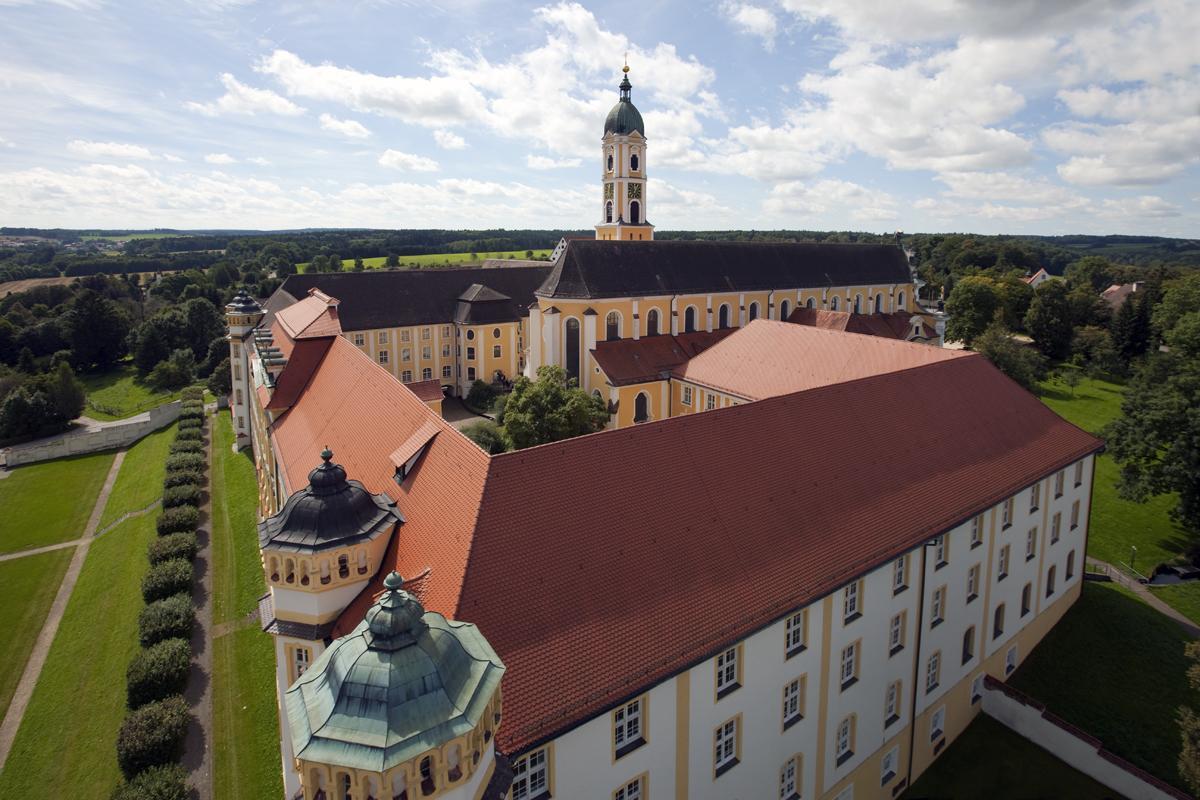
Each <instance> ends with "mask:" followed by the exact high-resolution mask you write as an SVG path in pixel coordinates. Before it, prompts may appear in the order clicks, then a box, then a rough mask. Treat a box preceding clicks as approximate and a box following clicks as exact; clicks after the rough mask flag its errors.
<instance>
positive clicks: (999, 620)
mask: <svg viewBox="0 0 1200 800" xmlns="http://www.w3.org/2000/svg"><path fill="white" fill-rule="evenodd" d="M1003 634H1004V603H1001V604H1000V605H998V606H996V613H995V614H994V615H993V617H992V638H993V639H999V638H1000V637H1001V636H1002V635H1003Z"/></svg>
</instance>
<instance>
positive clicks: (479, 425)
mask: <svg viewBox="0 0 1200 800" xmlns="http://www.w3.org/2000/svg"><path fill="white" fill-rule="evenodd" d="M462 433H463V436H466V437H467V438H468V439H470V440H471V441H472V442H474V443H475V444H477V445H479V447H480V448H481V449H482V450H483V451H484V452H485V453H490V454H491V455H496V454H497V453H503V452H504V451H505V450H507V449H508V444H507V443H506V442H505V441H504V432H503V431H501V430H500V426H499V425H497V424H496V423H494V422H492V421H491V420H490V419H481V420H480V421H479V422H472V423H471V424H470V425H467V426H465V427H464V428H463V429H462Z"/></svg>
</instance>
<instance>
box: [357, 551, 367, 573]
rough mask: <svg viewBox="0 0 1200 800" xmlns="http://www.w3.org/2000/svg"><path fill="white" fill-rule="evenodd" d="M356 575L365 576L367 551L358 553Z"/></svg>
mask: <svg viewBox="0 0 1200 800" xmlns="http://www.w3.org/2000/svg"><path fill="white" fill-rule="evenodd" d="M358 574H359V575H366V574H367V551H366V550H359V551H358Z"/></svg>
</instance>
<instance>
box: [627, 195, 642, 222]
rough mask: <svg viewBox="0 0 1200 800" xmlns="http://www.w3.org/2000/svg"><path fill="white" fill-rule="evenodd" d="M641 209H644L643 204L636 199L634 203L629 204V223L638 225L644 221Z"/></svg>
mask: <svg viewBox="0 0 1200 800" xmlns="http://www.w3.org/2000/svg"><path fill="white" fill-rule="evenodd" d="M641 211H642V205H641V203H639V202H638V201H637V200H634V201H633V202H632V203H630V204H629V224H630V225H637V224H639V223H641V221H642V218H641Z"/></svg>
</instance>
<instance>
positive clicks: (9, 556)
mask: <svg viewBox="0 0 1200 800" xmlns="http://www.w3.org/2000/svg"><path fill="white" fill-rule="evenodd" d="M159 502H161V501H159V500H155V501H154V502H153V503H151V504H150V505H148V506H146V507H145V508H143V509H140V510H138V511H127V512H125V513H124V514H122V515H121V516H119V517H117V518H116V519H115V520H113V521H112V522H110V523H108V524H107V525H105V526H104V527H103V528H101V529H100V530H98V531H96V533H95V534H94V535H93V536H92V537H91V538H93V539H98V538H100V537H101V536H103V535H104V534H106V533H108V532H109V531H111V530H112V529H113V528H115V527H117V526H118V525H120V524H121V523H122V522H125V521H127V520H131V519H134V518H135V517H141V516H145V515H146V514H149V513H150V512H151V511H154V510H155V509H157V508H158V504H159ZM82 543H83V539H72V540H71V541H69V542H59V543H58V544H48V545H46V546H44V547H31V548H30V549H28V550H18V551H17V552H15V553H5V554H4V555H0V561H12V560H13V559H14V558H25V556H36V555H38V554H40V553H49V552H50V551H51V550H65V549H66V548H68V547H74V546H75V545H77V544H82Z"/></svg>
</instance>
